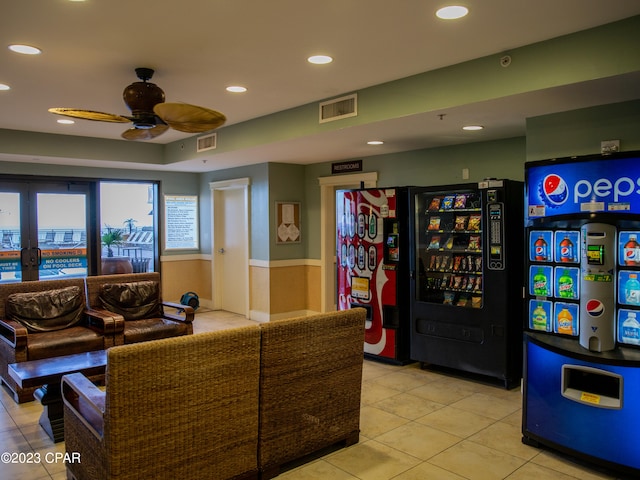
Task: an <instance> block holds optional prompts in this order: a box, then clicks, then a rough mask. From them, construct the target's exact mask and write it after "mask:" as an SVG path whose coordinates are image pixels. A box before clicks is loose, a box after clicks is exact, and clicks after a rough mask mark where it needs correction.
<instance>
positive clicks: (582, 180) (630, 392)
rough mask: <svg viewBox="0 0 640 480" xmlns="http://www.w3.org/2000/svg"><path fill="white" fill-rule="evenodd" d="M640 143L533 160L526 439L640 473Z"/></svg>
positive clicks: (528, 199) (528, 181)
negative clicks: (638, 148)
mask: <svg viewBox="0 0 640 480" xmlns="http://www.w3.org/2000/svg"><path fill="white" fill-rule="evenodd" d="M639 166H640V155H638V154H635V153H627V154H620V155H618V156H612V157H603V156H590V157H579V158H569V159H556V160H547V161H537V162H528V163H527V164H526V165H525V207H526V212H525V214H526V217H525V226H526V229H525V238H526V241H527V242H528V246H527V250H528V255H527V266H526V272H527V274H526V277H525V279H526V287H525V297H526V299H525V300H526V301H525V335H524V340H525V341H524V350H525V351H524V359H525V363H524V379H523V380H524V381H523V394H524V397H523V398H524V403H523V422H522V431H523V441H524V442H525V443H528V444H532V445H539V444H543V445H547V446H549V447H552V448H556V449H558V450H560V451H563V452H566V453H570V454H573V455H576V456H579V457H584V458H585V459H587V460H591V461H594V462H597V463H600V464H603V465H605V466H608V467H611V468H614V469H617V470H622V471H624V472H632V473H633V474H634V475H637V474H640V455H638V454H637V441H635V440H634V438H633V437H634V436H635V433H634V432H635V429H634V428H630V425H638V426H640V424H639V423H638V420H637V418H638V412H640V348H639V347H640V322H639V321H638V320H639V319H640V281H639V280H638V275H639V274H640V249H639V248H640V245H639V244H638V235H639V234H640V217H639V214H640V168H639Z"/></svg>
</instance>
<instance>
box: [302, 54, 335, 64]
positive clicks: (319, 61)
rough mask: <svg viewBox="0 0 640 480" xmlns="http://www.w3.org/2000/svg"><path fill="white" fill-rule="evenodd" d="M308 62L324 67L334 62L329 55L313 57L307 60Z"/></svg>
mask: <svg viewBox="0 0 640 480" xmlns="http://www.w3.org/2000/svg"><path fill="white" fill-rule="evenodd" d="M307 61H308V62H309V63H314V64H316V65H324V64H327V63H331V62H333V58H331V57H330V56H328V55H313V56H311V57H309V58H307Z"/></svg>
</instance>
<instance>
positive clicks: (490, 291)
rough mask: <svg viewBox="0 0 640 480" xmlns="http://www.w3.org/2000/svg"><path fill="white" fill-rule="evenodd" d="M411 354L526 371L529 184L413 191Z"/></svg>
mask: <svg viewBox="0 0 640 480" xmlns="http://www.w3.org/2000/svg"><path fill="white" fill-rule="evenodd" d="M410 200H411V212H412V218H411V220H412V225H411V231H412V246H411V253H412V255H413V258H412V259H411V262H412V270H411V332H410V339H411V340H410V343H411V348H410V351H411V359H412V360H415V361H419V362H422V363H424V364H431V365H435V366H441V367H449V368H453V369H456V370H460V371H464V372H469V373H474V374H479V375H483V376H488V377H493V378H494V379H498V380H500V381H501V382H502V383H503V384H504V386H505V388H512V387H513V386H514V385H517V384H519V382H520V378H521V373H522V320H521V315H522V288H523V250H524V247H523V243H524V242H523V239H522V230H521V229H522V228H523V184H522V182H517V181H512V180H494V179H491V180H485V181H483V182H479V183H477V184H476V183H469V184H460V185H449V186H442V187H429V188H427V187H419V188H418V187H416V188H412V189H411V190H410Z"/></svg>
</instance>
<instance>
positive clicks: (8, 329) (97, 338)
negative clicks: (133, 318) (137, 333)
mask: <svg viewBox="0 0 640 480" xmlns="http://www.w3.org/2000/svg"><path fill="white" fill-rule="evenodd" d="M86 304H87V302H86V297H85V284H84V280H83V279H82V278H77V279H66V280H47V281H32V282H22V283H10V284H1V285H0V378H1V379H2V382H3V383H5V384H6V385H7V387H9V389H10V390H11V392H12V393H13V397H14V400H15V401H16V402H18V403H22V402H28V401H31V400H33V391H34V390H35V388H21V387H19V386H18V385H17V384H16V382H15V381H14V380H13V379H12V378H11V377H10V376H9V374H8V370H7V365H9V364H11V363H16V362H24V361H27V360H39V359H42V358H51V357H57V356H61V355H69V354H72V353H81V352H90V351H94V350H104V349H106V348H109V347H111V346H113V345H115V336H116V333H117V331H118V330H122V328H123V321H122V318H121V317H119V316H117V315H113V314H110V313H108V312H97V311H93V310H91V309H88V308H87V305H86ZM120 336H122V334H120Z"/></svg>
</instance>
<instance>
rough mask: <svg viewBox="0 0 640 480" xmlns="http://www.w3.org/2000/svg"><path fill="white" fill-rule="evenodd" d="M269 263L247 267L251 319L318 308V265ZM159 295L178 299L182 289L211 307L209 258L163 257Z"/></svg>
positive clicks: (301, 313) (284, 315)
mask: <svg viewBox="0 0 640 480" xmlns="http://www.w3.org/2000/svg"><path fill="white" fill-rule="evenodd" d="M295 263H296V264H291V261H286V262H271V264H269V266H266V265H251V266H250V267H249V290H250V291H249V309H250V314H249V315H250V316H251V318H253V319H254V320H258V321H268V320H270V319H271V318H284V317H287V316H290V315H304V314H308V313H313V312H320V311H321V297H320V295H321V294H320V279H321V275H320V266H319V265H315V264H314V263H317V262H314V261H312V260H311V261H305V260H296V261H295ZM161 264H162V269H161V272H162V296H163V298H164V299H165V300H168V301H173V302H178V301H180V297H181V296H182V294H184V293H185V292H189V291H193V292H196V293H197V294H198V297H199V299H200V305H201V306H203V307H208V308H212V307H213V299H212V298H211V294H212V285H211V276H212V275H211V268H212V265H211V261H210V260H209V259H199V258H187V259H181V258H180V257H176V258H171V257H169V258H167V257H163V259H162V261H161Z"/></svg>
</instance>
